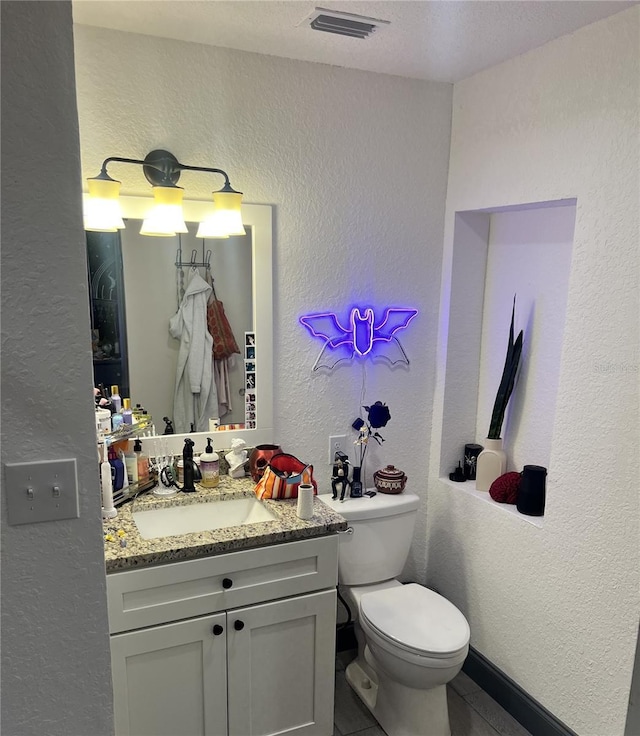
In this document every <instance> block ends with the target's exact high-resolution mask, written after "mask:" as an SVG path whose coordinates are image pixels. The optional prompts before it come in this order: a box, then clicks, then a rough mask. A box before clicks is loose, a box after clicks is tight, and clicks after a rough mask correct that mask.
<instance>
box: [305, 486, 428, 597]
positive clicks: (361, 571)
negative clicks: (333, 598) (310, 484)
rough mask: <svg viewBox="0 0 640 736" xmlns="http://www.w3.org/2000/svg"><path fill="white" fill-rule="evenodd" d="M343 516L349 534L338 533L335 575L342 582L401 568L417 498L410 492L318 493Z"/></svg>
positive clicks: (388, 575) (365, 580)
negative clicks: (339, 497) (341, 497)
mask: <svg viewBox="0 0 640 736" xmlns="http://www.w3.org/2000/svg"><path fill="white" fill-rule="evenodd" d="M319 498H320V499H321V500H322V501H324V503H326V504H327V505H328V506H330V507H331V509H332V510H333V511H335V512H336V513H338V514H340V515H341V516H343V517H344V518H345V519H346V520H347V522H348V524H349V526H350V527H351V528H352V529H353V534H341V535H340V547H339V551H338V578H339V581H340V583H341V584H342V585H369V584H371V583H379V582H382V581H383V580H391V579H392V578H395V577H397V576H398V575H400V573H401V572H402V568H403V567H404V563H405V562H406V560H407V555H408V554H409V548H410V546H411V541H412V539H413V528H414V526H415V522H416V512H417V510H418V505H419V503H420V499H419V498H418V496H416V495H414V494H412V493H398V494H393V495H392V494H383V493H378V494H376V495H375V496H373V497H372V498H370V497H368V496H363V497H362V498H348V499H345V500H344V501H342V502H341V501H339V500H337V499H336V500H335V501H334V500H333V499H332V498H331V496H330V495H320V496H319Z"/></svg>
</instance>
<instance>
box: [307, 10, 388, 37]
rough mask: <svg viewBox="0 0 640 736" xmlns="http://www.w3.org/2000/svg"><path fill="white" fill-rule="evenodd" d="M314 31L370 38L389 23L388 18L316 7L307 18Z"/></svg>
mask: <svg viewBox="0 0 640 736" xmlns="http://www.w3.org/2000/svg"><path fill="white" fill-rule="evenodd" d="M306 20H307V22H308V23H309V25H310V26H311V28H313V30H314V31H324V32H325V33H337V34H338V35H339V36H351V38H369V36H371V35H372V34H374V33H375V32H376V31H377V30H379V28H380V27H381V26H382V25H388V24H389V21H388V20H379V19H378V18H367V17H366V16H364V15H354V14H353V13H342V12H340V11H339V10H327V9H326V8H316V9H315V10H314V11H313V13H311V15H310V16H309V17H308V18H307V19H306Z"/></svg>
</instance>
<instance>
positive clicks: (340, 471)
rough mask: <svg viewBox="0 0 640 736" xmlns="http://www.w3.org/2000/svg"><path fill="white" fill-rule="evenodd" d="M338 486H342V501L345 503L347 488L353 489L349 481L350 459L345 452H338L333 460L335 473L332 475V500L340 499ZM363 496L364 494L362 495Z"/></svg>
mask: <svg viewBox="0 0 640 736" xmlns="http://www.w3.org/2000/svg"><path fill="white" fill-rule="evenodd" d="M338 486H340V500H341V501H344V497H345V494H346V492H347V488H350V487H351V481H350V480H349V457H348V455H345V454H344V452H336V454H335V456H334V459H333V472H332V473H331V490H332V491H333V495H332V498H333V499H334V500H335V499H336V498H338ZM360 495H362V494H360Z"/></svg>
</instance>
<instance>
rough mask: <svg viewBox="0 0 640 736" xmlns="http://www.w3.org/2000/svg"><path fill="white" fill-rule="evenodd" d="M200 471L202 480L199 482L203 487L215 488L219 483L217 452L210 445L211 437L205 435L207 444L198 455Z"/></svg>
mask: <svg viewBox="0 0 640 736" xmlns="http://www.w3.org/2000/svg"><path fill="white" fill-rule="evenodd" d="M200 472H201V473H202V480H201V481H200V484H201V485H203V486H204V487H205V488H215V487H216V486H217V485H218V484H219V483H220V462H219V459H218V453H217V452H214V450H213V447H212V446H211V437H207V446H206V447H205V450H204V452H203V453H202V454H201V455H200Z"/></svg>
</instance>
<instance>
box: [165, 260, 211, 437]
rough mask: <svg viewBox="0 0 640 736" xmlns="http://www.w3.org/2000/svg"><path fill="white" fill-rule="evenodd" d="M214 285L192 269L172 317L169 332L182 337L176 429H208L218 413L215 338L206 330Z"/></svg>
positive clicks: (175, 399)
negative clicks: (214, 362)
mask: <svg viewBox="0 0 640 736" xmlns="http://www.w3.org/2000/svg"><path fill="white" fill-rule="evenodd" d="M210 294H211V287H210V286H209V284H207V282H206V281H205V280H204V279H203V278H202V277H201V276H200V274H199V273H198V272H197V270H196V269H193V270H192V271H191V280H190V281H189V285H188V286H187V288H186V290H185V294H184V298H183V299H182V303H181V304H180V308H179V309H178V311H177V312H176V314H175V315H174V316H173V317H172V318H171V319H170V320H169V332H170V334H171V336H172V337H175V338H176V340H180V350H179V352H178V367H177V370H176V387H175V393H174V397H173V421H174V426H175V429H176V432H178V433H181V432H189V431H191V425H192V424H193V425H194V429H195V431H196V432H205V431H208V429H209V417H215V416H218V393H217V391H216V385H215V380H214V373H213V352H212V349H213V339H212V337H211V335H210V334H209V330H208V329H207V300H208V299H209V295H210Z"/></svg>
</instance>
